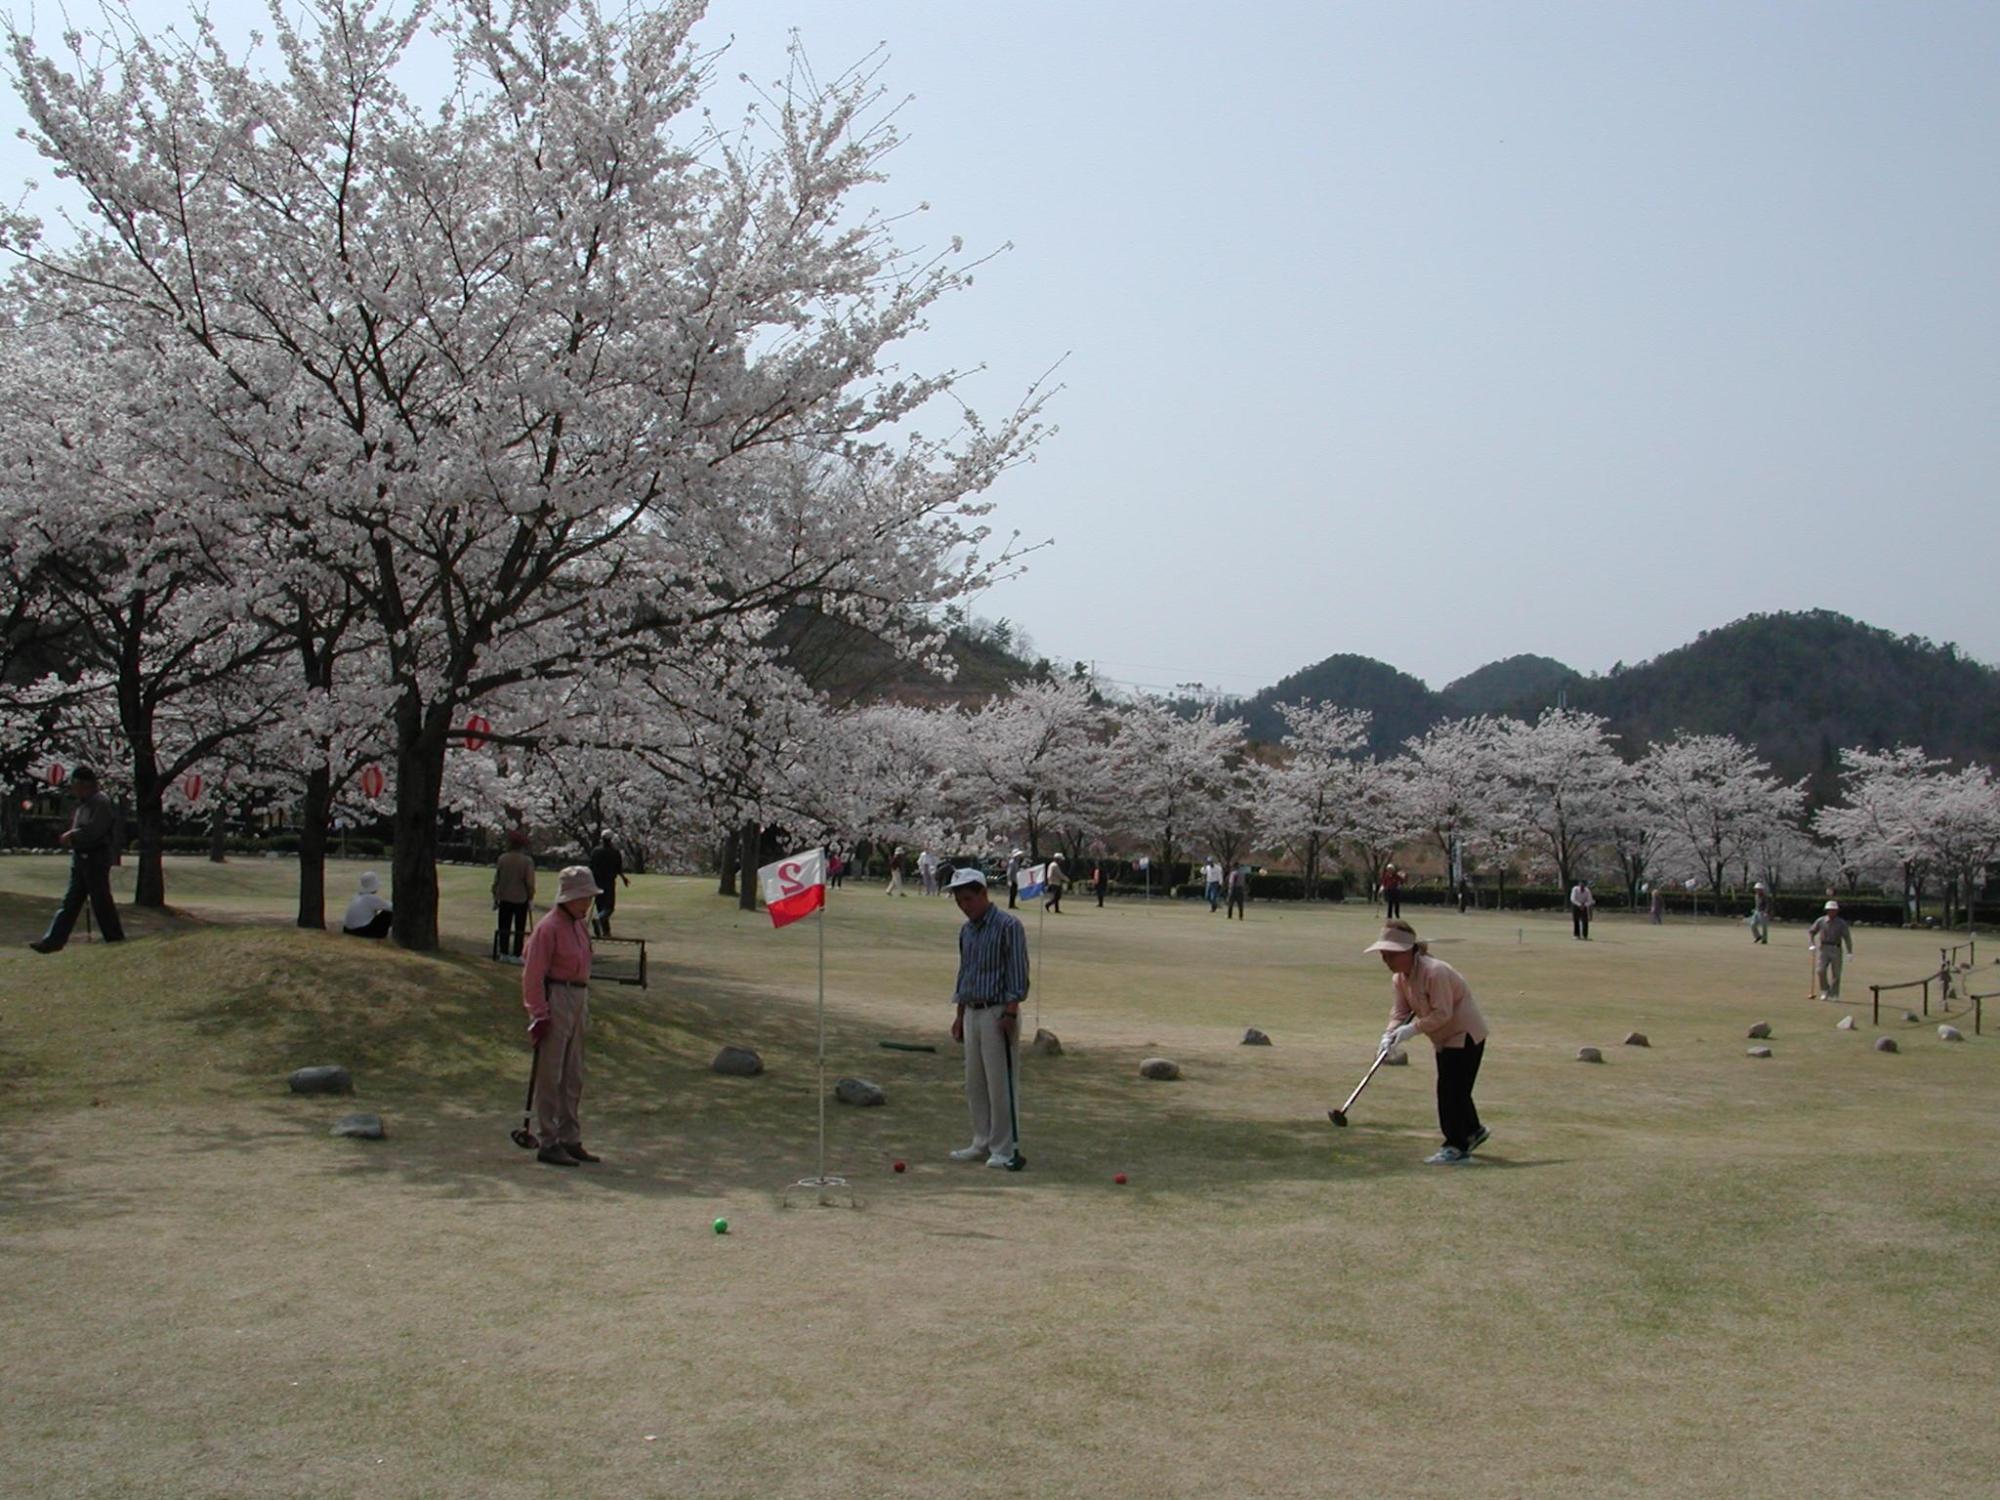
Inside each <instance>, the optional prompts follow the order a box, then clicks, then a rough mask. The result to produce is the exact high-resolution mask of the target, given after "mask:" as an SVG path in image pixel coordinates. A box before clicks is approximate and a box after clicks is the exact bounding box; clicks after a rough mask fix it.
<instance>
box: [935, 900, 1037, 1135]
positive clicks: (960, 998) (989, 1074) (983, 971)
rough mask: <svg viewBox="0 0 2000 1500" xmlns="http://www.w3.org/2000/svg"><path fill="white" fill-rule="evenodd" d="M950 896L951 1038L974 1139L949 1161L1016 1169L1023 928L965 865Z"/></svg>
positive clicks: (1024, 952) (1024, 951)
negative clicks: (953, 905) (954, 957)
mask: <svg viewBox="0 0 2000 1500" xmlns="http://www.w3.org/2000/svg"><path fill="white" fill-rule="evenodd" d="M950 890H951V896H952V899H953V900H954V901H956V902H957V903H958V909H959V911H960V912H962V913H963V914H964V916H965V925H964V926H963V927H961V928H959V929H958V983H957V985H956V987H955V988H954V989H953V991H952V997H951V998H952V1003H953V1004H954V1005H956V1006H957V1007H958V1009H957V1013H956V1014H955V1015H954V1016H953V1017H952V1022H951V1039H952V1040H953V1041H954V1042H963V1043H964V1044H965V1102H966V1104H967V1106H968V1107H969V1108H970V1109H971V1111H972V1144H971V1145H969V1146H961V1147H960V1148H959V1149H958V1150H956V1151H954V1152H952V1153H951V1159H952V1160H953V1161H978V1160H979V1159H980V1158H981V1157H982V1156H983V1157H985V1158H986V1165H987V1166H989V1167H994V1168H1002V1169H1005V1170H1008V1171H1014V1172H1018V1171H1020V1170H1021V1168H1022V1167H1024V1166H1026V1165H1027V1158H1026V1157H1024V1156H1022V1155H1021V1153H1020V1149H1019V1146H1020V1143H1019V1142H1018V1141H1017V1140H1016V1139H1015V1131H1016V1121H1017V1119H1018V1117H1019V1113H1020V1111H1019V1108H1018V1105H1017V1103H1016V1099H1015V1080H1016V1079H1017V1077H1018V1076H1019V1074H1020V1057H1021V1002H1022V1001H1023V1000H1025V999H1026V998H1027V995H1028V934H1027V930H1026V929H1025V928H1023V927H1022V926H1021V919H1020V918H1019V917H1017V916H1014V915H1013V914H1012V913H1010V912H1006V911H1003V910H1001V908H999V907H997V906H995V905H994V904H993V902H992V900H991V899H990V898H989V897H988V896H987V894H986V877H985V876H984V875H983V874H981V873H980V872H979V871H978V870H976V869H973V868H970V867H967V868H965V869H961V870H959V871H957V872H955V873H954V874H953V875H952V877H951V886H950Z"/></svg>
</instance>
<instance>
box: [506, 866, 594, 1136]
mask: <svg viewBox="0 0 2000 1500" xmlns="http://www.w3.org/2000/svg"><path fill="white" fill-rule="evenodd" d="M558 881H559V884H558V885H557V888H556V904H555V905H554V906H552V907H550V908H549V910H548V913H547V915H545V916H544V917H543V918H542V920H541V921H539V922H537V923H536V924H535V930H534V932H533V933H532V934H531V935H530V936H529V938H528V946H527V948H526V949H524V950H523V952H522V954H521V1004H522V1005H524V1006H525V1007H527V1011H528V1044H529V1045H530V1046H531V1047H533V1048H534V1049H535V1053H536V1056H535V1138H536V1139H537V1140H538V1141H540V1142H541V1150H540V1151H538V1152H536V1153H535V1160H536V1161H540V1162H546V1163H548V1164H549V1165H550V1166H552V1167H573V1166H575V1165H577V1163H579V1162H594V1161H601V1160H602V1159H603V1158H601V1157H599V1156H596V1155H594V1154H593V1153H592V1152H590V1151H587V1150H585V1149H584V1144H583V1123H582V1108H583V1038H584V1033H585V1032H586V1031H588V1030H589V1028H590V930H589V928H588V926H587V925H586V919H588V918H589V917H590V913H591V902H592V901H594V900H595V899H596V897H597V894H598V890H597V880H596V878H595V877H594V876H593V875H592V874H591V873H590V867H589V866H588V865H571V866H570V867H569V868H568V869H566V870H564V871H563V872H562V874H561V875H560V876H559V877H558Z"/></svg>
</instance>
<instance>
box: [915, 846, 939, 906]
mask: <svg viewBox="0 0 2000 1500" xmlns="http://www.w3.org/2000/svg"><path fill="white" fill-rule="evenodd" d="M917 881H918V883H919V884H920V885H921V886H922V887H923V892H924V894H925V895H926V896H935V895H936V894H937V893H938V883H937V856H936V855H935V854H933V853H931V851H930V850H928V849H926V850H924V851H923V852H922V853H920V854H919V855H918V856H917Z"/></svg>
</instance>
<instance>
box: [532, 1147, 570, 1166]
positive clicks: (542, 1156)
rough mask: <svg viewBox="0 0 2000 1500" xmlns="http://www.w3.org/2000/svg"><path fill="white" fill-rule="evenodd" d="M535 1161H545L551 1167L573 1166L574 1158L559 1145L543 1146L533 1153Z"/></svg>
mask: <svg viewBox="0 0 2000 1500" xmlns="http://www.w3.org/2000/svg"><path fill="white" fill-rule="evenodd" d="M535 1160H536V1161H544V1162H547V1163H548V1164H549V1165H550V1166H552V1167H573V1166H575V1165H576V1158H575V1157H574V1156H571V1155H570V1154H569V1153H568V1152H567V1151H565V1150H563V1148H562V1147H560V1146H544V1147H542V1149H541V1150H539V1151H537V1152H536V1153H535Z"/></svg>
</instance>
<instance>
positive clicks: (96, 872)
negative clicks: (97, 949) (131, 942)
mask: <svg viewBox="0 0 2000 1500" xmlns="http://www.w3.org/2000/svg"><path fill="white" fill-rule="evenodd" d="M86 901H88V902H89V903H90V910H91V914H92V915H93V916H95V917H96V918H97V930H98V931H99V932H101V933H103V934H104V941H105V942H107V943H121V942H123V941H124V940H125V924H124V923H122V922H120V921H119V920H118V907H117V904H116V903H115V902H113V901H112V899H111V855H110V853H109V851H105V852H103V853H98V852H90V853H83V854H73V855H71V856H70V861H69V889H68V890H67V891H65V892H64V893H63V899H62V905H61V906H59V907H57V908H56V914H55V916H54V917H52V918H50V920H49V930H48V931H47V932H45V933H43V934H42V943H43V946H45V947H48V948H60V947H62V945H63V944H65V943H67V942H68V941H69V934H70V929H71V928H73V927H75V926H76V919H77V917H78V915H79V914H80V913H81V912H82V911H83V903H84V902H86Z"/></svg>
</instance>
